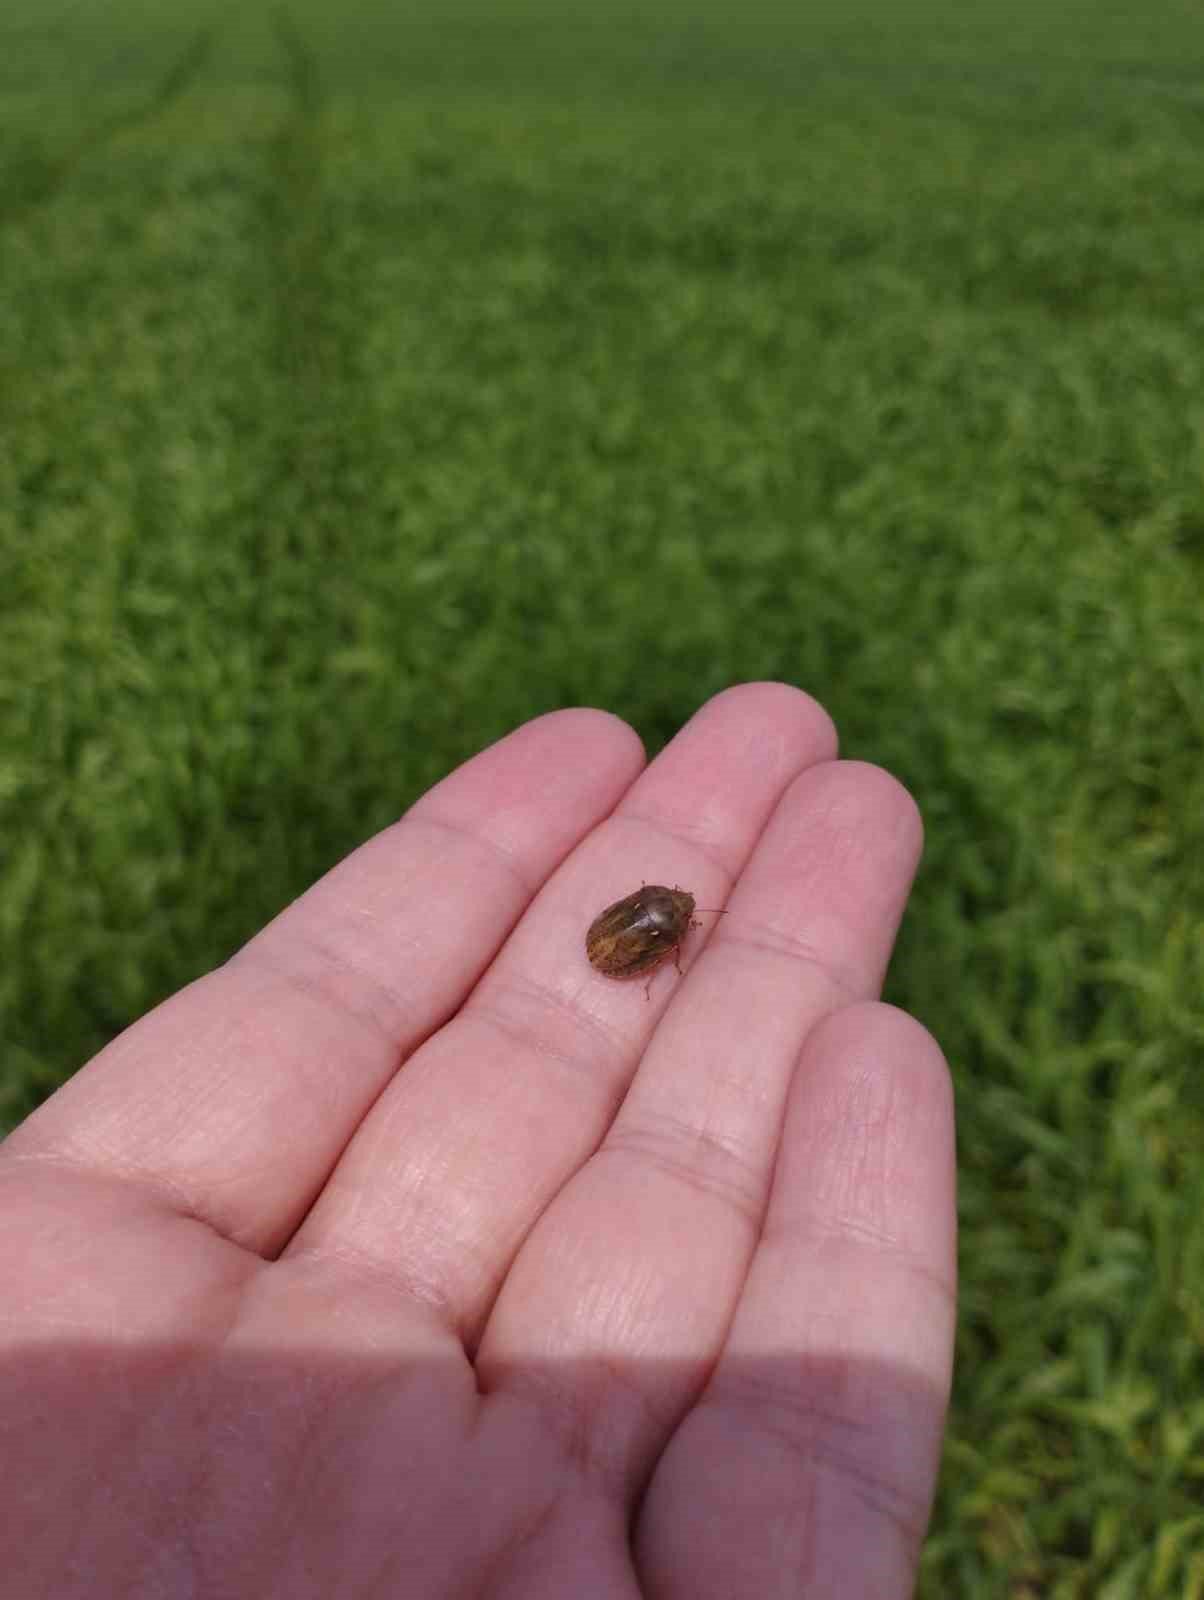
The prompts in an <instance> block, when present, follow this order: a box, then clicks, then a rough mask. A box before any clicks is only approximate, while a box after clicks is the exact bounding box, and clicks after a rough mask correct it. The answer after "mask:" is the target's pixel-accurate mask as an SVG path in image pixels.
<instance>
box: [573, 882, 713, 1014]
mask: <svg viewBox="0 0 1204 1600" xmlns="http://www.w3.org/2000/svg"><path fill="white" fill-rule="evenodd" d="M693 915H694V896H693V895H692V894H687V893H686V891H685V890H684V889H667V888H666V887H665V886H664V884H663V883H646V884H644V885H643V887H642V888H640V889H637V890H636V891H635V893H634V894H629V895H625V896H624V898H623V899H622V900H616V901H615V903H614V905H613V906H607V908H606V910H605V911H600V912H599V913H598V915H597V916H596V917H595V918H594V920H593V921H592V922H591V923H590V925H589V932H588V933H587V934H586V936H585V953H586V955H587V956H588V957H589V961H590V965H591V966H592V967H595V968H596V969H597V970H598V971H599V972H604V973H605V974H606V976H607V977H608V978H633V977H636V976H638V974H640V973H641V972H648V973H651V972H653V971H654V970H655V968H657V967H658V966H660V964H661V962H662V961H664V960H666V959H667V958H668V957H669V956H672V957H673V965H674V966H675V967H676V968H677V970H678V972H680V971H681V962H680V961H679V960H678V951H679V949H680V947H681V942H682V940H683V939H684V938H685V936H686V934H687V933H688V932H689V931H690V929H691V928H697V927H701V923H697V922H694V921H692V920H691V919H692V918H693ZM648 987H649V989H651V987H652V979H651V978H649V980H648Z"/></svg>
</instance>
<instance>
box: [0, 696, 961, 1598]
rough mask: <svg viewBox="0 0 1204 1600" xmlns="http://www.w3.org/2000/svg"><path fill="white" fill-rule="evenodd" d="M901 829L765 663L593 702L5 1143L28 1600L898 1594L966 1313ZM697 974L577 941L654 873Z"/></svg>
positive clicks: (245, 956) (9, 1482) (323, 887)
mask: <svg viewBox="0 0 1204 1600" xmlns="http://www.w3.org/2000/svg"><path fill="white" fill-rule="evenodd" d="M919 847H920V828H919V823H918V820H917V816H916V812H915V808H914V806H913V805H912V803H911V802H910V800H909V799H908V797H907V796H906V794H905V792H904V791H903V790H902V789H901V788H900V787H899V786H898V785H897V784H896V783H895V782H894V780H893V779H891V778H889V777H888V776H887V775H885V774H884V773H882V772H881V771H879V770H877V769H875V768H872V767H867V766H863V765H859V764H857V763H852V762H840V761H837V760H835V739H834V735H833V732H832V729H831V725H830V723H829V722H828V719H827V718H826V717H825V715H824V714H823V712H822V711H821V710H820V709H819V708H818V707H817V706H816V705H815V703H814V702H813V701H811V700H809V699H808V698H807V697H806V696H804V695H801V694H799V693H797V692H796V691H794V690H791V689H788V688H785V687H783V686H781V685H773V684H754V685H745V686H743V687H740V688H737V689H733V690H730V691H728V692H727V693H725V694H723V695H720V696H719V697H717V698H716V699H715V700H713V701H711V702H710V703H709V704H708V705H707V706H705V707H704V708H703V710H702V711H701V712H700V713H699V714H698V715H697V716H696V717H695V718H694V720H693V721H692V722H691V723H690V724H689V725H688V726H687V727H686V728H685V729H684V730H683V732H682V733H681V734H680V735H679V736H678V737H677V739H675V740H674V741H673V743H672V744H671V745H669V746H668V748H667V749H666V750H665V751H664V752H663V753H662V755H661V756H660V757H659V758H658V759H657V760H656V761H654V762H653V763H652V764H651V765H650V766H648V767H647V768H644V766H643V757H642V754H641V752H640V749H639V746H638V742H637V741H636V739H635V737H634V735H633V734H632V733H631V731H630V729H628V728H626V727H625V726H624V725H623V724H622V723H620V722H618V721H616V720H615V719H613V718H611V717H608V716H606V715H604V714H601V713H598V712H592V711H566V712H559V713H556V714H554V715H552V716H549V717H544V718H541V719H539V720H538V721H535V722H533V723H530V724H528V725H527V726H526V727H523V728H521V729H519V730H518V732H516V733H514V734H513V735H511V736H510V737H509V738H507V739H505V740H503V741H502V742H501V743H500V744H498V745H495V746H494V747H492V748H491V749H489V750H486V751H485V752H484V753H483V754H481V755H479V756H478V757H476V758H475V760H473V761H470V762H469V763H468V764H467V765H466V766H464V767H462V768H461V769H460V770H459V771H457V772H455V773H453V774H452V775H451V776H450V777H449V778H447V779H446V780H445V781H444V782H443V783H441V784H440V785H439V786H438V787H437V788H435V789H433V790H432V791H431V792H430V793H429V794H427V795H426V796H425V797H424V798H423V799H422V800H420V801H419V802H418V804H417V805H416V806H414V807H413V809H412V810H411V811H409V812H408V813H407V814H406V816H405V817H403V818H402V820H401V821H400V822H398V823H397V824H396V825H395V826H393V827H392V828H390V829H388V830H386V831H385V832H384V833H382V834H380V835H378V836H377V837H376V838H374V839H372V840H371V841H370V842H369V843H367V844H366V845H364V846H363V847H362V848H361V849H359V850H357V851H356V852H355V853H354V854H353V855H352V856H350V857H349V858H348V859H347V860H346V861H344V862H343V863H342V864H341V865H340V866H338V867H337V868H336V869H335V870H334V871H333V872H331V873H330V874H329V875H328V876H327V877H326V878H324V879H323V880H322V881H321V882H320V883H318V884H317V885H316V886H315V887H314V888H313V889H312V890H310V892H309V893H308V894H306V895H305V896H303V897H302V898H301V899H300V900H298V901H297V902H296V903H295V904H294V905H292V906H291V907H289V908H288V909H287V910H286V911H285V912H284V913H283V914H282V915H281V916H280V917H278V918H277V920H276V921H275V922H273V923H272V924H271V925H270V926H269V927H268V928H267V929H266V930H265V931H264V932H263V933H261V934H260V935H259V936H258V937H257V938H255V939H253V940H252V941H251V942H250V943H249V944H248V945H247V946H246V947H245V948H244V949H242V950H241V951H240V952H239V953H238V954H237V955H236V956H235V957H234V958H233V959H232V960H231V961H230V962H228V963H227V964H226V965H225V966H224V967H222V968H221V969H220V970H218V971H216V972H214V973H211V974H210V975H209V976H207V977H205V978H203V979H201V980H200V981H199V982H197V983H195V984H193V985H191V986H190V987H189V988H188V989H186V990H184V991H183V992H182V993H180V994H178V995H176V996H175V997H174V998H173V999H172V1000H170V1001H168V1002H167V1003H166V1004H165V1005H163V1006H161V1007H160V1008H159V1009H158V1010H156V1011H155V1012H153V1013H151V1014H150V1015H149V1016H147V1017H145V1018H144V1019H143V1020H142V1021H141V1022H140V1023H138V1024H137V1025H136V1026H134V1027H132V1028H131V1029H129V1030H128V1032H126V1033H125V1034H123V1035H122V1036H121V1037H120V1038H118V1039H117V1040H115V1041H114V1043H113V1044H111V1045H110V1046H109V1047H108V1049H106V1050H105V1051H103V1052H102V1054H101V1055H100V1056H98V1057H97V1058H96V1060H95V1061H93V1062H92V1063H90V1065H89V1066H87V1067H86V1068H84V1070H83V1071H82V1072H80V1073H79V1074H78V1075H77V1076H76V1077H75V1078H74V1079H73V1080H72V1082H71V1083H70V1084H68V1085H67V1087H66V1088H64V1089H63V1090H61V1091H60V1092H59V1093H58V1094H57V1095H55V1096H54V1097H53V1099H51V1100H50V1101H48V1102H47V1104H46V1105H45V1106H43V1107H42V1108H41V1110H40V1111H38V1112H37V1113H36V1114H35V1115H34V1116H32V1117H31V1118H30V1119H29V1120H28V1121H27V1122H26V1123H25V1124H24V1125H23V1126H22V1127H20V1128H19V1129H17V1131H16V1132H15V1133H14V1134H13V1135H12V1136H11V1137H10V1138H9V1140H8V1141H7V1142H6V1143H5V1144H4V1145H3V1146H2V1147H0V1217H2V1218H3V1227H2V1228H0V1283H3V1285H4V1294H3V1300H4V1314H3V1317H2V1318H0V1458H2V1461H3V1468H4V1477H5V1479H6V1483H5V1489H4V1494H3V1498H4V1512H3V1515H2V1516H0V1573H3V1574H4V1582H5V1583H6V1584H8V1585H11V1588H10V1589H6V1590H5V1592H6V1593H8V1592H11V1593H12V1594H13V1595H20V1596H21V1597H22V1600H40V1597H49V1596H53V1597H54V1600H69V1597H75V1596H81V1597H83V1596H87V1597H88V1600H98V1597H108V1596H110V1595H111V1596H120V1597H121V1600H138V1597H150V1596H154V1597H156V1600H164V1597H172V1600H174V1597H176V1596H189V1597H198V1600H199V1597H209V1596H221V1597H225V1596H231V1597H243V1596H246V1597H254V1600H258V1597H260V1596H265V1597H267V1596H271V1597H276V1596H280V1597H288V1600H308V1597H311V1596H312V1597H315V1600H316V1597H321V1600H335V1597H342V1596H355V1597H356V1600H384V1597H389V1600H427V1597H439V1600H443V1597H453V1596H454V1597H457V1600H460V1597H463V1600H469V1597H477V1596H488V1597H491V1600H494V1597H496V1600H503V1597H505V1600H510V1597H514V1600H520V1597H521V1600H544V1597H547V1600H552V1597H555V1600H563V1597H573V1596H581V1597H586V1600H594V1597H599V1600H611V1597H613V1600H632V1597H635V1596H640V1595H648V1596H657V1597H674V1600H677V1597H682V1600H685V1597H689V1600H710V1597H718V1596H723V1597H725V1600H744V1597H748V1600H773V1597H776V1596H785V1595H790V1596H807V1597H810V1596H824V1597H827V1596H839V1597H841V1600H863V1597H875V1600H876V1597H891V1600H894V1597H899V1596H905V1595H907V1594H908V1593H909V1592H910V1590H911V1587H912V1584H913V1582H914V1577H915V1569H916V1562H917V1557H918V1549H919V1544H920V1541H921V1538H922V1535H923V1530H924V1527H925V1523H926V1519H927V1515H928V1508H929V1504H930V1499H931V1493H932V1486H933V1479H934V1475H935V1470H936V1462H937V1457H938V1452H939V1443H940V1436H941V1427H942V1421H943V1414H944V1404H945V1396H946V1391H947V1385H948V1377H949V1365H950V1346H951V1337H952V1327H953V1304H954V1301H953V1271H954V1269H953V1242H954V1223H953V1156H952V1111H951V1100H950V1094H949V1087H948V1081H947V1075H946V1072H945V1068H944V1065H943V1063H942V1061H941V1057H940V1054H939V1051H938V1050H937V1048H936V1046H935V1045H934V1044H933V1042H932V1040H931V1039H930V1038H929V1036H928V1035H927V1034H926V1033H925V1032H924V1030H923V1029H922V1028H920V1027H919V1025H918V1024H916V1023H915V1022H913V1021H911V1020H910V1019H909V1018H908V1017H906V1016H905V1015H903V1014H902V1013H900V1012H898V1011H895V1010H892V1009H891V1008H889V1007H885V1006H882V1005H880V1004H878V1003H877V1001H876V996H877V994H878V990H879V986H880V983H881V979H882V976H883V972H884V970H885V967H886V963H887V960H888V957H889V953H890V948H891V943H892V940H893V937H894V933H895V929H896V927H897V924H898V920H899V917H900V915H901V912H902V908H903V905H904V903H905V900H906V896H907V892H908V888H909V885H910V881H911V876H912V873H913V871H914V869H915V864H916V860H917V858H918V853H919ZM645 880H646V881H648V882H655V883H666V884H671V885H672V884H680V885H682V886H683V887H685V888H687V889H689V890H690V891H691V892H692V893H693V894H694V895H695V896H696V898H697V900H698V903H699V905H700V906H715V907H717V906H725V907H726V908H727V914H726V915H725V916H724V917H722V918H720V919H715V918H710V917H708V918H704V919H702V920H703V921H704V922H705V924H706V927H705V928H703V929H701V930H698V931H695V932H693V933H691V934H690V936H689V939H688V940H687V942H686V945H685V948H684V951H683V956H682V965H683V967H684V968H685V976H684V977H679V976H678V974H677V973H676V972H675V971H674V970H673V967H672V965H671V964H670V965H669V966H668V968H667V969H666V970H663V971H661V972H659V973H658V975H657V977H656V978H655V980H654V981H653V982H652V984H651V994H650V998H649V997H646V995H645V984H644V982H643V981H642V980H637V981H634V982H620V981H616V980H615V979H612V978H608V977H605V976H603V975H601V974H599V973H597V972H595V971H594V970H593V969H592V968H591V967H590V966H589V964H588V962H587V961H586V959H585V954H584V950H583V938H584V933H585V930H586V928H587V926H588V925H589V922H590V920H591V918H592V917H593V916H594V914H595V913H596V912H597V911H598V910H600V909H601V908H602V907H603V906H605V905H607V904H608V903H609V902H611V901H613V900H616V899H618V898H619V897H620V896H621V895H623V894H626V893H628V892H630V891H631V890H633V889H635V888H638V887H639V885H640V883H641V882H642V881H645Z"/></svg>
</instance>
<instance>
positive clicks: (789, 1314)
mask: <svg viewBox="0 0 1204 1600" xmlns="http://www.w3.org/2000/svg"><path fill="white" fill-rule="evenodd" d="M954 1182H955V1177H954V1144H953V1103H952V1095H951V1092H950V1086H949V1078H948V1073H947V1071H946V1069H945V1065H944V1062H943V1060H942V1059H941V1054H940V1051H939V1050H938V1049H937V1047H936V1045H935V1044H934V1042H933V1041H932V1039H931V1038H930V1037H929V1035H928V1034H927V1033H926V1032H925V1031H924V1030H923V1029H922V1028H921V1027H920V1026H919V1025H918V1024H917V1023H915V1022H914V1021H912V1019H911V1018H909V1017H907V1016H906V1015H904V1014H903V1013H902V1012H898V1011H894V1010H893V1009H891V1008H889V1007H886V1006H855V1007H851V1008H849V1009H847V1010H844V1011H841V1012H839V1013H837V1014H836V1015H835V1016H833V1017H832V1018H831V1019H830V1020H829V1021H828V1022H826V1023H825V1024H823V1025H822V1026H821V1027H820V1028H818V1029H817V1030H816V1032H815V1033H814V1034H813V1035H812V1036H811V1038H810V1039H809V1040H808V1043H807V1047H806V1050H805V1051H804V1054H803V1057H802V1060H801V1062H800V1065H799V1070H798V1073H797V1076H796V1078H795V1081H794V1084H793V1087H792V1092H791V1096H790V1105H789V1111H788V1117H787V1122H786V1128H785V1132H784V1135H783V1140H782V1149H781V1154H780V1156H779V1159H778V1165H777V1173H776V1176H775V1180H774V1188H773V1195H772V1199H771V1202H770V1206H769V1212H768V1216H767V1219H766V1224H765V1231H764V1234H763V1236H762V1238H761V1241H760V1243H759V1245H758V1247H757V1252H756V1256H755V1258H754V1260H753V1263H752V1268H751V1271H750V1274H749V1278H748V1285H747V1289H746V1292H745V1294H744V1297H743V1299H742V1301H741V1304H740V1307H739V1310H738V1312H737V1314H736V1317H735V1320H734V1323H733V1326H732V1329H731V1333H730V1335H729V1337H728V1340H727V1342H726V1345H725V1347H724V1350H723V1353H722V1356H721V1358H720V1360H719V1362H718V1365H717V1366H716V1368H715V1371H714V1373H713V1376H712V1378H711V1380H710V1382H709V1384H708V1386H707V1389H706V1392H705V1394H704V1395H703V1397H702V1399H701V1401H700V1402H699V1404H698V1405H697V1407H696V1408H695V1409H694V1410H693V1411H692V1412H691V1413H690V1415H689V1416H688V1417H687V1419H686V1421H685V1422H684V1423H683V1425H682V1427H681V1428H680V1429H679V1430H678V1432H677V1434H676V1435H675V1437H674V1439H673V1441H672V1443H671V1445H670V1447H669V1449H668V1450H667V1451H666V1452H665V1454H664V1456H663V1458H662V1460H661V1461H660V1463H659V1465H658V1467H657V1471H656V1476H655V1478H654V1480H653V1482H652V1485H651V1487H650V1491H649V1494H648V1496H647V1498H646V1500H645V1504H644V1509H643V1515H642V1520H641V1525H640V1528H639V1535H638V1541H637V1549H638V1551H639V1556H640V1563H641V1567H642V1571H643V1574H644V1576H645V1578H646V1581H647V1586H648V1589H649V1591H650V1592H651V1593H654V1594H656V1595H658V1596H663V1597H665V1600H672V1597H676V1596H681V1597H683V1600H684V1597H686V1596H689V1597H690V1600H707V1597H709V1596H716V1597H718V1596H721V1595H722V1596H726V1595H732V1594H755V1595H758V1596H764V1597H765V1600H774V1597H775V1596H781V1597H783V1600H785V1597H786V1596H796V1595H800V1594H808V1595H810V1594H814V1595H874V1596H879V1597H881V1600H892V1597H897V1600H905V1597H906V1596H908V1595H910V1593H911V1588H912V1583H913V1580H914V1576H915V1570H916V1562H917V1559H918V1554H919V1546H920V1541H921V1539H922V1537H923V1534H924V1530H925V1527H926V1525H927V1520H928V1513H929V1508H930V1505H931V1499H932V1492H933V1484H934V1481H935V1477H936V1471H937V1464H938V1460H939V1454H940V1440H941V1432H942V1425H943V1420H944V1411H945V1403H946V1399H947V1396H948V1389H949V1378H950V1369H951V1365H952V1349H953V1332H954V1293H955V1273H956V1263H955V1228H956V1222H955V1204H954ZM753 1530H755V1537H754V1536H752V1533H753Z"/></svg>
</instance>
